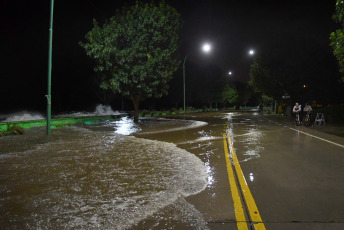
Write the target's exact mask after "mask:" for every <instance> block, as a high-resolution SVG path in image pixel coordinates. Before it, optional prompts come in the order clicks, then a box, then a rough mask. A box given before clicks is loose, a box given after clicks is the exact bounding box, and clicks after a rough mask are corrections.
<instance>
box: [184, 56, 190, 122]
mask: <svg viewBox="0 0 344 230" xmlns="http://www.w3.org/2000/svg"><path fill="white" fill-rule="evenodd" d="M189 54H190V53H188V54H187V55H186V56H185V58H184V62H183V86H184V90H183V91H184V115H185V62H186V58H187V57H188V56H189Z"/></svg>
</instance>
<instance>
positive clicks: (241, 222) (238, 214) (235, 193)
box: [223, 134, 248, 230]
mask: <svg viewBox="0 0 344 230" xmlns="http://www.w3.org/2000/svg"><path fill="white" fill-rule="evenodd" d="M223 142H224V146H225V157H226V163H227V172H228V179H229V185H230V187H231V192H232V198H233V203H234V211H235V218H236V221H237V227H238V230H248V228H247V223H246V218H245V213H244V209H243V207H242V203H241V199H240V195H239V190H238V187H237V185H236V182H235V179H234V172H233V168H232V164H231V161H230V159H229V152H228V146H227V141H226V134H223Z"/></svg>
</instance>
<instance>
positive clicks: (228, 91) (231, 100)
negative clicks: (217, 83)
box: [222, 84, 239, 105]
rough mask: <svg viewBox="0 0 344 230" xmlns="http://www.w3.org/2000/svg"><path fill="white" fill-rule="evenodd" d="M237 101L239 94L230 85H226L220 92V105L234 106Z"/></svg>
mask: <svg viewBox="0 0 344 230" xmlns="http://www.w3.org/2000/svg"><path fill="white" fill-rule="evenodd" d="M238 99H239V93H238V91H237V90H236V89H235V87H232V86H231V85H229V84H227V85H226V86H225V88H224V90H223V92H222V103H223V104H224V105H226V104H235V103H237V101H238Z"/></svg>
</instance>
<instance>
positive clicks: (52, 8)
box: [45, 0, 54, 136]
mask: <svg viewBox="0 0 344 230" xmlns="http://www.w3.org/2000/svg"><path fill="white" fill-rule="evenodd" d="M53 15H54V0H51V6H50V27H49V58H48V59H49V60H48V94H47V95H45V96H46V98H47V135H48V136H50V134H51V69H52V64H51V63H52V45H53V18H54V16H53Z"/></svg>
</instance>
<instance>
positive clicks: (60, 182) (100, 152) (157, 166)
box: [0, 124, 209, 229]
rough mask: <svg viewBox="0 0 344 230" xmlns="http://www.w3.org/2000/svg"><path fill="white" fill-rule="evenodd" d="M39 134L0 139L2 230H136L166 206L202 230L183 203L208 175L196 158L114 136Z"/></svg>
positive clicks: (72, 131)
mask: <svg viewBox="0 0 344 230" xmlns="http://www.w3.org/2000/svg"><path fill="white" fill-rule="evenodd" d="M111 125H113V124H111ZM117 125H118V124H117ZM115 127H116V124H115ZM116 130H118V129H116ZM40 133H44V132H42V129H31V130H28V132H27V133H26V135H24V136H12V137H5V138H1V139H0V146H1V148H0V149H1V150H0V153H1V155H0V194H1V195H0V226H2V228H3V229H9V228H11V229H24V228H26V229H51V228H54V229H71V228H77V229H95V228H101V229H126V228H136V227H134V226H145V221H144V220H145V219H146V218H147V217H148V216H153V215H156V214H157V213H159V210H160V209H162V208H164V207H171V205H172V204H174V205H175V206H173V207H174V208H177V209H179V211H178V212H179V213H180V214H178V215H180V216H183V218H184V219H190V218H191V219H192V220H193V221H194V222H197V223H198V224H199V225H200V226H201V225H202V224H204V220H202V215H201V214H200V213H198V212H197V210H195V208H194V207H193V206H192V205H190V204H188V203H186V202H184V201H183V200H184V199H183V197H185V196H189V195H191V194H195V193H198V192H200V191H202V190H203V189H205V187H206V186H207V180H208V175H207V171H209V168H208V167H207V166H205V165H204V163H203V162H202V161H201V160H200V159H199V158H197V157H196V156H195V155H193V154H191V153H189V152H187V151H185V150H183V149H180V148H178V147H176V145H174V144H171V143H166V142H160V141H152V140H146V139H142V138H135V137H130V136H123V135H118V134H116V133H114V132H113V131H104V130H103V131H102V130H99V131H94V130H89V129H85V128H81V127H79V128H76V127H72V128H64V129H58V130H54V132H52V136H51V137H50V138H48V137H45V136H43V135H44V134H40ZM178 212H175V213H178ZM175 215H176V216H172V217H171V218H172V219H173V218H175V219H178V218H179V217H178V215H177V214H175ZM153 219H154V218H153ZM159 223H160V222H159ZM190 223H192V222H190ZM153 225H154V224H153ZM155 225H156V224H155ZM200 228H202V227H200Z"/></svg>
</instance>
